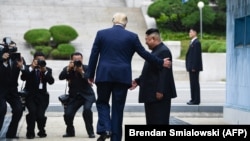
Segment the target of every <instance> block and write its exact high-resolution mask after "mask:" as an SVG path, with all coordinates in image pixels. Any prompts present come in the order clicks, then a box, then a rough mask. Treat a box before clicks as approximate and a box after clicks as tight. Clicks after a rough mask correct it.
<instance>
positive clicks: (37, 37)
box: [24, 29, 51, 45]
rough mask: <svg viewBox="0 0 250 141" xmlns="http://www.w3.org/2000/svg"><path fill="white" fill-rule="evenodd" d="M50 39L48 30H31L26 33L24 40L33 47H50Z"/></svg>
mask: <svg viewBox="0 0 250 141" xmlns="http://www.w3.org/2000/svg"><path fill="white" fill-rule="evenodd" d="M50 38H51V34H50V32H49V30H48V29H30V30H28V31H27V32H25V33H24V40H25V41H26V42H27V43H29V44H31V45H48V43H49V41H50Z"/></svg>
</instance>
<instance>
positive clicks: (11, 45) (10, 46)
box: [0, 37, 21, 61]
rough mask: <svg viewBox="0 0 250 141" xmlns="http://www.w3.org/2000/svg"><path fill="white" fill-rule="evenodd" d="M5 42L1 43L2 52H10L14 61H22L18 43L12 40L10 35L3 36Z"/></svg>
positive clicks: (0, 49)
mask: <svg viewBox="0 0 250 141" xmlns="http://www.w3.org/2000/svg"><path fill="white" fill-rule="evenodd" d="M3 42H4V44H0V51H1V52H2V53H9V54H10V59H11V60H13V61H20V60H21V55H20V53H16V52H17V47H16V43H15V42H13V41H12V40H11V38H10V37H4V38H3Z"/></svg>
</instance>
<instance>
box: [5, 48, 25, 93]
mask: <svg viewBox="0 0 250 141" xmlns="http://www.w3.org/2000/svg"><path fill="white" fill-rule="evenodd" d="M0 54H1V55H0V57H1V58H2V53H0ZM22 59H23V58H22ZM23 62H24V65H25V61H24V59H23ZM16 65H17V64H16V62H15V61H13V64H12V65H11V67H10V66H8V67H5V66H4V64H3V60H2V59H0V91H1V92H2V91H3V90H4V89H5V90H6V89H7V88H16V89H17V86H18V78H19V74H20V71H21V70H20V69H19V68H18V67H17V66H16ZM16 91H17V90H16ZM1 92H0V93H1Z"/></svg>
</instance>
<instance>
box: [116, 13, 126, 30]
mask: <svg viewBox="0 0 250 141" xmlns="http://www.w3.org/2000/svg"><path fill="white" fill-rule="evenodd" d="M112 22H113V23H114V24H121V25H123V26H124V27H125V26H126V24H127V23H128V18H127V15H126V14H124V13H115V14H114V16H113V19H112Z"/></svg>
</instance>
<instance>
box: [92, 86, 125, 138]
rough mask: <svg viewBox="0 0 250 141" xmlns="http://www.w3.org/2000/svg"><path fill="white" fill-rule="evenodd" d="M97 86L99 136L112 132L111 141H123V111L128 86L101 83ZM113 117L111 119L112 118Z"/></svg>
mask: <svg viewBox="0 0 250 141" xmlns="http://www.w3.org/2000/svg"><path fill="white" fill-rule="evenodd" d="M96 85H97V101H96V106H97V111H98V121H97V134H100V135H101V134H103V133H105V132H110V131H111V141H121V140H122V124H123V110H124V106H125V102H126V97H127V91H128V88H129V86H128V85H127V84H122V83H115V82H113V83H112V82H99V83H96ZM111 94H112V99H111V102H112V113H111V114H110V105H109V101H110V96H111ZM110 115H111V117H110Z"/></svg>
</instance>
